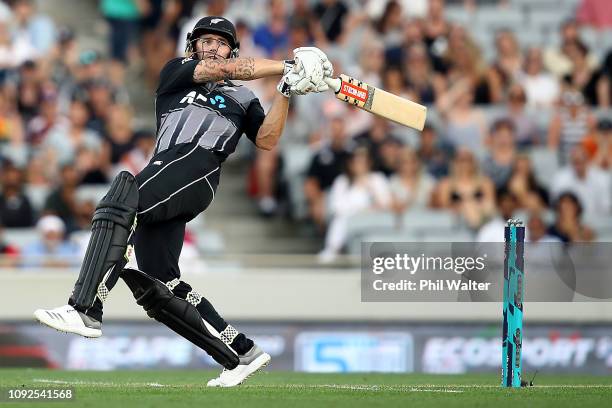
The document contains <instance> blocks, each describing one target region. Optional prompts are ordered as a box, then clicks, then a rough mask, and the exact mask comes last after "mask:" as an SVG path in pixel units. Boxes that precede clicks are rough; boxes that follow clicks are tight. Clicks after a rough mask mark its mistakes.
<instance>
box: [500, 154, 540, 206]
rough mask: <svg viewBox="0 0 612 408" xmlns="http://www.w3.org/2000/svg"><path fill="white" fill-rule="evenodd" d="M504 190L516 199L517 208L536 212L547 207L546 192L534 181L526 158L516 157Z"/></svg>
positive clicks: (529, 163) (529, 162) (522, 156)
mask: <svg viewBox="0 0 612 408" xmlns="http://www.w3.org/2000/svg"><path fill="white" fill-rule="evenodd" d="M505 188H506V189H508V190H509V191H510V192H511V193H512V194H513V195H514V196H515V197H516V199H517V202H518V206H519V208H524V209H526V210H528V211H532V212H533V211H535V212H538V211H543V210H544V209H546V208H547V207H548V191H546V189H545V188H544V187H542V185H540V184H539V183H538V181H537V180H536V177H535V174H534V172H533V168H532V167H531V161H530V160H529V157H528V156H525V155H517V157H516V160H515V161H514V165H513V168H512V174H511V175H510V179H509V180H508V183H507V184H506V186H505Z"/></svg>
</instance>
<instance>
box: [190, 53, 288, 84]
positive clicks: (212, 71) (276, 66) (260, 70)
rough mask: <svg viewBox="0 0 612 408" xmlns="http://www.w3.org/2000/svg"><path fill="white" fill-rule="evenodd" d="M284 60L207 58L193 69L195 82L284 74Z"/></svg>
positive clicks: (246, 78) (248, 78)
mask: <svg viewBox="0 0 612 408" xmlns="http://www.w3.org/2000/svg"><path fill="white" fill-rule="evenodd" d="M283 67H284V63H283V61H273V60H267V59H262V58H257V59H255V58H250V57H249V58H242V57H241V58H230V59H226V60H212V59H205V60H202V61H200V62H199V63H198V65H196V68H195V70H194V71H193V80H194V81H195V82H210V81H220V80H222V79H238V80H243V81H248V80H251V79H257V78H263V77H267V76H277V75H282V74H283Z"/></svg>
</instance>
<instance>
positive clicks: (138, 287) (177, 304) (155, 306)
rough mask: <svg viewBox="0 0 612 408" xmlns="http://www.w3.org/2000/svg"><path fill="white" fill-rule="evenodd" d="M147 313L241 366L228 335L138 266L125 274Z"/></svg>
mask: <svg viewBox="0 0 612 408" xmlns="http://www.w3.org/2000/svg"><path fill="white" fill-rule="evenodd" d="M121 277H122V278H123V280H124V281H125V282H126V283H127V285H128V286H129V288H130V290H131V291H132V293H133V294H134V297H135V298H136V303H138V304H139V305H140V306H142V307H143V308H144V309H145V310H146V312H147V315H148V316H149V317H151V318H153V319H155V320H157V321H159V322H160V323H163V324H165V325H166V326H168V327H169V328H170V329H172V330H173V331H175V332H176V333H177V334H179V335H181V336H182V337H184V338H186V339H187V340H189V341H190V342H192V343H193V344H195V345H196V346H198V347H200V348H201V349H202V350H204V351H206V352H207V353H208V354H210V356H211V357H212V358H213V359H214V360H215V361H216V362H217V363H219V364H221V365H222V366H223V367H225V368H227V369H230V370H231V369H233V368H235V367H236V366H237V365H238V362H239V360H238V356H237V354H236V352H235V351H234V350H232V349H231V347H230V346H229V345H228V344H226V343H225V342H224V338H223V337H222V336H221V335H220V334H219V333H218V332H217V331H216V330H215V329H214V328H213V327H212V326H211V325H210V324H209V323H207V322H206V321H205V320H204V319H202V317H201V316H200V313H199V312H198V310H197V309H196V308H195V306H194V305H193V304H191V303H190V302H188V301H186V300H185V299H181V298H179V297H177V296H175V295H174V294H173V293H172V291H171V290H170V289H168V287H167V286H166V285H165V284H164V283H162V282H161V281H159V280H157V279H155V278H152V277H150V276H149V275H147V274H145V273H144V272H141V271H138V270H135V269H124V270H123V273H122V275H121Z"/></svg>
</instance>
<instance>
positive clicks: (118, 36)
mask: <svg viewBox="0 0 612 408" xmlns="http://www.w3.org/2000/svg"><path fill="white" fill-rule="evenodd" d="M147 3H148V1H147V2H142V1H138V0H102V2H101V4H100V8H101V10H102V14H103V15H104V17H105V18H106V21H107V22H108V24H109V25H110V37H109V41H110V42H109V49H110V55H111V57H112V59H113V60H114V61H116V62H120V63H123V64H127V57H128V55H127V53H128V49H129V47H130V46H131V45H132V44H133V42H134V41H135V39H136V36H137V34H138V19H139V18H140V15H141V12H142V11H144V10H141V9H140V7H143V5H145V4H147Z"/></svg>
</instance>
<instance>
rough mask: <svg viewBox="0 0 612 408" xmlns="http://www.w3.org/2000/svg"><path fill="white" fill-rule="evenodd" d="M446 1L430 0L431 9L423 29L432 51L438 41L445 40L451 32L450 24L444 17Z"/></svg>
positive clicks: (428, 11)
mask: <svg viewBox="0 0 612 408" xmlns="http://www.w3.org/2000/svg"><path fill="white" fill-rule="evenodd" d="M444 2H445V1H444V0H429V8H428V10H427V16H426V17H425V21H424V24H423V27H424V28H425V43H426V44H427V46H428V47H429V48H430V49H431V48H432V47H433V46H434V44H435V43H436V41H437V40H439V39H443V38H444V37H446V36H447V34H448V32H449V31H450V24H449V23H448V21H446V17H445V15H444Z"/></svg>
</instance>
